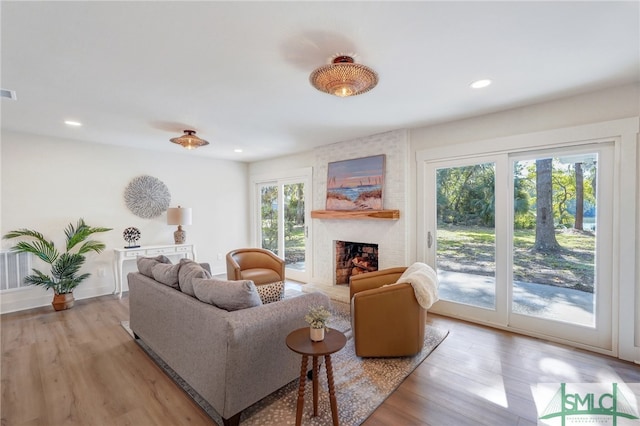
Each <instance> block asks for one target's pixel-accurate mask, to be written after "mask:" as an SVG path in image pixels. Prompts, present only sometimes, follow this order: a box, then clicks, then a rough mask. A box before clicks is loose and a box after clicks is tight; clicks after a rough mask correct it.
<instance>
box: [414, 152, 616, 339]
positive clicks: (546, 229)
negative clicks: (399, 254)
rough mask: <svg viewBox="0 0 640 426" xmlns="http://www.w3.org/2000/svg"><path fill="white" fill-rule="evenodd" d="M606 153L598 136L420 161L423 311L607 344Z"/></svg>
mask: <svg viewBox="0 0 640 426" xmlns="http://www.w3.org/2000/svg"><path fill="white" fill-rule="evenodd" d="M612 157H613V149H612V146H611V145H609V144H598V145H584V146H578V147H571V148H558V149H553V150H540V151H531V152H518V153H508V152H507V153H501V154H498V155H493V156H490V157H486V156H483V157H476V158H465V159H460V160H456V159H450V160H442V161H433V162H425V164H424V165H423V167H424V182H425V192H424V196H425V197H426V200H427V201H426V203H425V206H426V208H425V212H424V216H425V217H424V218H423V220H424V228H423V229H424V231H423V232H424V236H423V237H424V239H423V241H424V248H423V253H424V255H425V256H424V257H425V259H426V261H427V262H428V263H430V264H431V265H434V266H435V268H436V270H437V272H438V278H439V280H440V299H441V301H440V302H438V303H437V304H436V305H435V306H434V307H433V308H432V310H434V312H439V313H443V314H447V315H452V316H457V317H463V318H468V319H472V320H476V321H480V322H486V323H492V324H495V325H499V326H503V327H508V328H514V329H520V330H522V331H523V332H526V333H530V334H534V335H541V336H551V337H555V338H559V339H563V340H569V341H573V342H577V343H580V344H585V345H589V346H594V347H598V348H603V349H610V348H611V345H612V342H611V316H612V312H611V300H612V297H611V292H612V289H611V277H612V265H611V255H610V253H611V250H612V247H613V243H612V238H611V229H612V217H613V216H612V209H611V205H612V204H613V200H612V196H611V194H612V192H613V191H612V187H613V186H612V182H613V180H612V177H613V158H612ZM603 254H606V255H603Z"/></svg>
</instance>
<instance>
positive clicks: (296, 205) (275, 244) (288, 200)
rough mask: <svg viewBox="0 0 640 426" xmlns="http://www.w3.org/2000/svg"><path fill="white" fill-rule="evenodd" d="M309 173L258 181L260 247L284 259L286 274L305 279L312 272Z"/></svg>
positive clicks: (300, 279) (297, 278) (257, 227)
mask: <svg viewBox="0 0 640 426" xmlns="http://www.w3.org/2000/svg"><path fill="white" fill-rule="evenodd" d="M309 180H310V179H309V177H308V176H299V177H293V178H281V179H277V180H274V181H270V182H258V183H255V186H256V191H255V193H256V196H257V203H256V205H257V206H258V214H257V215H256V218H257V224H256V225H257V226H255V228H256V231H257V232H256V234H257V235H256V237H257V241H258V242H259V245H260V247H262V248H265V249H268V250H271V251H273V252H274V253H275V254H276V255H278V256H279V257H281V258H282V259H284V261H285V268H286V271H285V272H286V276H287V278H289V279H292V280H296V281H301V282H306V281H308V279H309V272H310V252H311V250H310V249H309V247H310V244H309V227H308V226H309V225H308V224H309V222H310V221H309V217H308V216H309V212H308V207H307V206H310V203H309V202H308V199H309V196H310V195H309V189H310V185H309Z"/></svg>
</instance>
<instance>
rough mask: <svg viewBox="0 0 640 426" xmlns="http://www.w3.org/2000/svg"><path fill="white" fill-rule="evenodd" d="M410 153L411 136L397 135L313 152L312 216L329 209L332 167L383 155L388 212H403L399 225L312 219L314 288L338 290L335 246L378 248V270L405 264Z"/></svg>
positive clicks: (380, 222)
mask: <svg viewBox="0 0 640 426" xmlns="http://www.w3.org/2000/svg"><path fill="white" fill-rule="evenodd" d="M407 148H408V142H407V132H406V131H405V130H396V131H392V132H386V133H380V134H376V135H371V136H366V137H363V138H359V139H355V140H351V141H348V142H346V143H344V142H341V143H337V144H332V145H327V146H322V147H319V148H316V149H315V150H314V153H315V166H314V169H313V209H314V210H324V209H325V204H326V196H327V172H328V170H327V169H328V164H329V163H330V162H333V161H341V160H349V159H354V158H361V157H368V156H372V155H380V154H384V155H385V177H384V188H383V193H382V195H383V203H384V208H385V209H394V210H395V209H397V210H400V219H399V220H353V219H350V220H344V219H313V230H312V232H313V279H314V282H317V283H320V284H325V285H328V284H335V274H334V272H335V241H336V240H340V241H353V242H359V243H372V244H377V245H378V250H379V253H378V267H379V268H380V269H384V268H390V267H394V266H402V265H406V264H407V262H408V260H409V259H408V258H407V247H408V236H407V223H408V219H407V208H406V197H407V173H406V172H407V163H408V157H407Z"/></svg>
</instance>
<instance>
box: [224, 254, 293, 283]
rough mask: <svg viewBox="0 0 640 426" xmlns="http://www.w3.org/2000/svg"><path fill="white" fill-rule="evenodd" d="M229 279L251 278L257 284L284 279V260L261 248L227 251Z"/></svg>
mask: <svg viewBox="0 0 640 426" xmlns="http://www.w3.org/2000/svg"><path fill="white" fill-rule="evenodd" d="M227 279H229V280H251V281H253V282H254V283H255V285H257V286H258V285H263V284H270V283H274V282H278V281H284V260H282V259H280V258H279V257H278V256H276V255H275V254H273V252H271V251H269V250H265V249H261V248H241V249H237V250H233V251H230V252H229V253H227Z"/></svg>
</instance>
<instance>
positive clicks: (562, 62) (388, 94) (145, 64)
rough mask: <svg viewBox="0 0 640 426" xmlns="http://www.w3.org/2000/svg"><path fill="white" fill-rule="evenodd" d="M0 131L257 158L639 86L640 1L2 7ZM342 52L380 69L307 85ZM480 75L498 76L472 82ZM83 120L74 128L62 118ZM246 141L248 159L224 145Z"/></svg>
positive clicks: (15, 4)
mask: <svg viewBox="0 0 640 426" xmlns="http://www.w3.org/2000/svg"><path fill="white" fill-rule="evenodd" d="M0 7H1V9H0V13H1V15H2V16H1V18H2V29H1V30H2V74H1V85H2V88H4V89H10V90H15V91H16V92H17V100H16V101H12V100H8V99H3V100H2V104H1V107H2V117H1V118H2V128H3V129H7V130H12V131H19V132H28V133H35V134H41V135H47V136H53V137H59V138H65V139H77V140H80V141H86V142H97V143H105V144H114V145H122V146H132V147H140V148H146V149H155V150H163V151H171V152H182V151H184V149H183V148H181V147H180V146H178V145H175V144H172V143H170V142H169V138H171V137H175V136H179V135H181V134H182V130H183V129H187V128H189V129H194V130H196V131H197V132H198V136H201V137H202V138H204V139H207V140H208V141H209V142H211V144H210V145H209V146H207V147H203V148H199V149H198V150H195V151H192V152H191V154H192V155H198V156H210V157H214V158H222V159H233V160H239V161H255V160H258V159H265V158H271V157H276V156H280V155H284V154H287V153H294V152H300V151H307V150H310V149H312V148H314V147H316V146H320V145H324V144H330V143H335V142H340V141H344V140H349V139H353V138H356V137H360V136H365V135H371V134H374V133H379V132H383V131H388V130H393V129H398V128H411V127H417V126H424V125H429V124H434V123H439V122H443V121H450V120H455V119H459V118H463V117H469V116H473V115H480V114H485V113H489V112H493V111H498V110H503V109H508V108H513V107H517V106H522V105H526V104H531V103H537V102H540V101H545V100H550V99H554V98H559V97H564V96H568V95H573V94H579V93H582V92H588V91H593V90H597V89H601V88H605V87H609V86H616V85H620V84H626V83H630V82H638V81H640V71H639V70H640V35H639V33H640V24H639V20H640V18H639V16H640V8H639V2H637V1H635V2H566V3H565V2H479V1H475V2H394V1H390V2H328V1H323V2H211V1H209V2H207V1H201V2H184V1H173V2H157V1H155V2H149V1H144V2H133V1H131V2H111V1H105V2H99V1H84V2H57V1H50V2H25V1H17V2H13V1H2V3H1V6H0ZM337 53H356V54H357V57H356V62H361V63H363V64H366V65H367V66H369V67H371V68H373V69H374V70H376V71H377V72H378V74H379V77H380V82H379V84H378V86H377V87H376V88H375V89H374V90H372V91H371V92H368V93H365V94H363V95H360V96H355V97H352V98H337V97H334V96H331V95H327V94H325V93H321V92H318V91H316V90H315V89H313V88H312V87H311V85H310V84H309V81H308V77H309V74H310V73H311V71H312V70H313V69H314V68H316V67H318V66H320V65H322V64H325V63H328V62H329V60H330V58H331V57H332V56H333V55H335V54H337ZM480 78H490V79H492V80H493V81H494V83H493V85H491V86H489V87H488V88H485V89H481V90H473V89H470V88H469V84H470V83H471V82H472V81H474V80H476V79H480ZM68 119H72V120H77V121H80V122H82V123H83V126H82V127H80V128H70V127H68V126H65V125H64V124H63V121H64V120H68ZM234 148H241V149H243V150H244V152H243V153H241V154H238V153H234V152H233V150H234Z"/></svg>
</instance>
